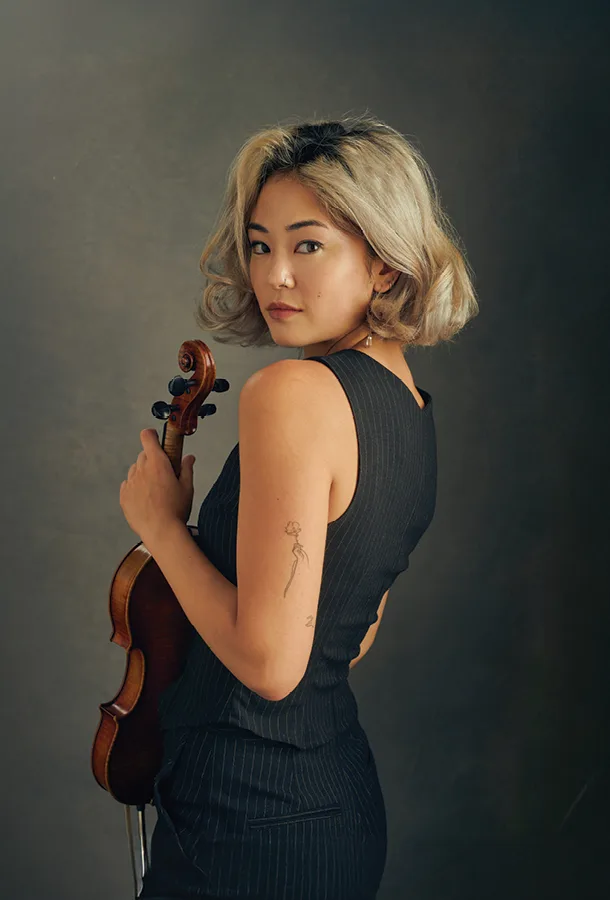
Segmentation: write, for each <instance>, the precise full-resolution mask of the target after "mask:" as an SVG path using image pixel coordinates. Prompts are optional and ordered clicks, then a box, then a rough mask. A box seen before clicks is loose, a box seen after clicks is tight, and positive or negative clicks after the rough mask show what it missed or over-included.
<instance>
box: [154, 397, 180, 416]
mask: <svg viewBox="0 0 610 900" xmlns="http://www.w3.org/2000/svg"><path fill="white" fill-rule="evenodd" d="M177 409H180V407H179V406H176V404H173V405H171V404H169V403H166V402H165V400H157V402H156V403H153V405H152V409H151V412H152V414H153V416H154V417H155V419H169V416H170V413H172V412H174V411H175V410H177Z"/></svg>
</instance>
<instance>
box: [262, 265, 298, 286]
mask: <svg viewBox="0 0 610 900" xmlns="http://www.w3.org/2000/svg"><path fill="white" fill-rule="evenodd" d="M267 279H268V281H269V284H270V285H272V286H273V287H274V288H280V287H293V286H294V276H293V274H292V272H291V271H290V269H289V268H288V266H287V265H286V263H285V262H281V260H278V261H277V262H276V263H274V264H272V265H271V266H270V267H269V272H268V273H267Z"/></svg>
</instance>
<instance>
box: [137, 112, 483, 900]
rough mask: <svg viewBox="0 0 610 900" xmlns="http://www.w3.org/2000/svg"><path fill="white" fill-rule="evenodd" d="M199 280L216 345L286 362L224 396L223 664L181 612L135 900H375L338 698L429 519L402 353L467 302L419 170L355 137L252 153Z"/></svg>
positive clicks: (235, 174) (353, 723) (428, 447)
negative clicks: (183, 635)
mask: <svg viewBox="0 0 610 900" xmlns="http://www.w3.org/2000/svg"><path fill="white" fill-rule="evenodd" d="M212 256H214V257H215V258H216V260H217V263H218V265H217V267H216V270H212V269H211V268H210V266H209V264H208V261H209V260H210V259H211V257H212ZM201 268H202V271H203V273H204V274H205V275H206V277H207V279H208V282H209V283H208V285H207V287H206V288H205V291H204V293H203V298H202V303H201V306H200V308H199V310H198V313H197V318H198V323H199V324H200V325H201V326H202V327H203V328H204V329H205V330H208V331H213V332H220V333H221V334H220V336H219V337H218V338H217V340H218V341H219V342H223V343H227V342H237V343H240V344H241V345H242V346H247V345H257V346H261V345H270V344H276V345H279V346H281V347H287V348H301V349H302V351H303V352H302V358H300V359H285V360H279V361H278V362H275V363H273V364H272V365H270V366H266V367H264V368H263V369H261V370H260V371H258V372H256V373H255V374H254V375H253V376H252V377H251V378H249V379H248V381H247V382H246V384H245V385H244V388H243V389H242V391H241V393H240V399H239V436H240V441H239V442H238V444H236V445H235V447H234V448H233V450H232V451H231V453H230V454H229V456H228V458H227V460H226V462H225V465H224V467H223V469H222V471H221V473H220V475H219V477H218V479H217V481H216V482H215V484H214V485H213V486H212V488H211V490H210V492H209V493H208V495H207V497H206V498H205V500H204V502H203V504H202V506H201V509H200V512H199V517H198V529H199V535H198V538H197V544H198V546H199V548H200V550H201V551H202V552H201V556H202V558H203V556H205V558H206V560H207V561H208V562H207V563H206V564H207V565H212V566H213V567H215V570H214V571H215V573H216V575H217V577H218V578H219V579H220V576H219V575H218V573H221V575H222V583H223V585H224V586H225V587H226V588H227V593H226V597H229V596H230V593H229V592H230V591H231V590H234V591H235V586H236V585H237V584H238V583H239V606H238V607H237V606H236V610H237V609H238V613H237V612H236V622H237V629H238V630H239V633H240V635H241V637H242V639H243V641H244V642H243V643H242V644H241V645H240V646H241V647H242V649H243V653H242V654H241V655H240V654H234V655H233V656H231V655H230V653H229V650H228V648H227V647H226V646H225V645H223V644H222V641H221V639H220V638H216V636H215V635H212V633H211V629H210V630H209V631H207V632H206V625H205V615H206V605H205V604H206V602H210V603H211V601H209V598H208V600H207V601H206V599H205V598H202V599H201V610H200V613H201V615H200V618H199V619H196V617H195V615H194V614H193V615H192V619H191V620H192V621H193V623H194V624H195V625H196V627H197V623H198V622H199V623H200V625H199V628H198V632H197V633H196V634H195V637H194V640H193V644H192V647H191V649H190V652H189V655H188V659H187V663H186V666H185V669H184V671H183V673H182V675H181V677H180V678H179V679H178V680H177V681H176V682H174V684H172V685H170V688H169V689H168V690H167V691H166V692H165V694H164V695H163V697H162V701H161V705H160V715H161V721H162V725H163V729H164V739H165V755H164V760H163V765H162V767H161V770H160V772H159V774H158V776H157V779H156V783H155V805H156V808H157V812H158V821H157V823H156V826H155V830H154V832H153V837H152V846H151V867H150V869H149V870H148V872H147V873H146V875H145V878H144V886H143V891H142V894H141V897H143V898H146V900H153V898H154V900H165V898H170V897H172V898H186V897H206V898H220V897H223V898H226V897H239V898H249V900H254V898H257V900H373V898H374V897H375V896H376V893H377V890H378V887H379V885H380V882H381V878H382V874H383V870H384V866H385V861H386V853H387V832H386V815H385V806H384V801H383V796H382V792H381V787H380V783H379V780H378V776H377V769H376V765H375V761H374V757H373V754H372V752H371V748H370V746H369V743H368V739H367V736H366V734H365V732H364V731H363V729H362V726H361V725H360V723H359V721H358V709H357V703H356V700H355V697H354V695H353V693H352V691H351V689H350V687H349V684H348V675H349V670H350V669H351V667H352V666H353V665H354V664H355V663H356V662H357V661H358V660H360V659H361V658H362V656H364V654H365V653H366V652H367V651H368V649H369V648H370V646H371V644H372V642H373V640H374V637H375V634H376V631H377V628H378V626H379V621H380V618H381V615H382V613H383V609H384V606H385V602H386V599H387V596H388V591H389V588H390V587H391V585H392V584H393V582H394V580H395V579H396V577H397V576H398V575H399V574H400V573H401V572H403V571H405V569H406V568H407V567H408V565H409V554H410V553H411V552H412V550H413V549H414V548H415V546H416V545H417V543H418V541H419V539H420V538H421V536H422V534H423V533H424V532H425V531H426V529H427V528H428V526H429V524H430V522H431V520H432V517H433V514H434V508H435V502H436V439H435V428H434V420H433V414H432V398H431V396H430V394H429V393H428V392H427V391H425V390H423V389H422V388H418V387H417V385H416V384H415V381H414V378H413V375H412V373H411V370H410V368H409V366H408V364H407V362H406V359H405V355H404V353H405V349H406V348H408V347H415V346H421V345H433V344H436V343H438V342H439V341H442V340H450V339H451V338H452V336H453V335H454V334H456V333H457V332H458V331H459V330H460V329H461V328H462V327H463V326H464V325H465V323H466V322H467V321H468V320H469V319H470V318H472V317H473V316H474V315H476V313H477V302H476V299H475V296H474V291H473V288H472V284H471V281H470V279H469V276H468V272H467V266H466V263H465V260H464V257H463V255H462V254H461V253H460V251H459V249H458V241H457V238H456V237H455V235H452V233H451V227H450V225H449V222H448V220H447V218H446V216H445V215H444V213H443V212H442V210H441V207H440V203H439V200H438V197H437V194H436V190H435V185H434V180H433V177H432V175H431V173H430V171H429V169H428V167H427V165H426V163H425V162H424V160H423V159H422V158H421V156H420V154H419V153H418V152H417V151H416V150H415V148H414V147H413V146H411V145H410V144H409V142H408V141H406V140H405V139H404V137H403V136H402V135H400V134H399V133H398V132H397V131H395V130H394V129H392V128H391V127H389V126H387V125H385V124H383V123H381V122H379V121H377V120H375V119H374V118H372V117H368V116H362V117H350V118H347V117H346V118H344V119H343V120H342V121H338V122H327V121H322V122H315V123H305V124H300V125H298V124H290V125H288V126H277V127H273V128H268V129H264V130H261V131H260V132H258V133H256V134H255V135H253V136H252V137H251V138H250V139H249V140H248V141H247V142H246V143H245V144H244V146H243V147H242V148H241V150H240V151H239V153H238V155H237V157H236V159H235V161H234V163H233V165H232V167H231V170H230V173H229V180H228V185H227V190H226V196H225V199H224V205H223V209H222V213H221V217H220V220H219V223H218V227H217V230H216V232H215V234H214V235H213V236H212V238H211V239H210V241H209V243H208V246H207V247H206V249H205V250H204V253H203V255H202V258H201ZM276 304H283V305H287V306H289V307H291V308H292V309H291V310H288V311H286V312H284V313H278V312H276V311H274V310H273V306H274V305H276ZM238 510H239V528H238ZM189 512H190V509H189ZM151 552H152V551H151ZM153 555H154V553H153ZM160 556H162V554H160ZM159 564H160V565H161V568H162V569H163V566H162V564H161V563H159ZM218 584H219V589H218V590H219V597H220V593H221V591H220V584H221V582H220V580H219V581H218ZM223 596H225V595H223ZM235 597H236V591H235ZM178 599H179V600H180V597H179V598H178ZM227 602H228V601H227ZM209 610H210V615H211V606H210V607H209ZM236 633H237V631H236ZM206 635H207V637H206ZM216 640H217V643H215V641H216ZM246 649H247V652H248V653H251V656H249V657H248V659H249V660H255V659H256V660H258V661H259V662H260V666H259V667H258V668H256V669H255V668H254V666H252V668H251V670H250V669H248V668H247V667H246V659H245V657H246ZM255 650H256V653H255ZM242 657H243V658H242ZM263 662H264V665H263ZM250 671H252V677H251V678H250ZM255 672H256V673H257V674H256V675H255V674H254V673H255Z"/></svg>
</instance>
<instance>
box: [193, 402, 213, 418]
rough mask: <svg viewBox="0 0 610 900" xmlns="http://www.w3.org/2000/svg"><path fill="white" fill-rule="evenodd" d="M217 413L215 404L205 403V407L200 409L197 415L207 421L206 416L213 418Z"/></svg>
mask: <svg viewBox="0 0 610 900" xmlns="http://www.w3.org/2000/svg"><path fill="white" fill-rule="evenodd" d="M215 412H216V404H215V403H204V404H203V406H202V407H201V408H200V410H199V412H198V413H197V415H198V416H199V417H200V418H202V419H205V417H206V416H213V415H214V413H215Z"/></svg>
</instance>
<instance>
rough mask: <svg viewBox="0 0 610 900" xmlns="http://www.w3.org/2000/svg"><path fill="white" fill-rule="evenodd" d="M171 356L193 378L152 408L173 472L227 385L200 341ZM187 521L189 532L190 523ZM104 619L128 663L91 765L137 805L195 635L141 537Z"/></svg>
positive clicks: (106, 709) (173, 385) (107, 707)
mask: <svg viewBox="0 0 610 900" xmlns="http://www.w3.org/2000/svg"><path fill="white" fill-rule="evenodd" d="M178 362H179V365H180V368H181V369H182V370H183V371H185V372H189V371H191V370H194V371H195V375H194V377H192V378H190V379H189V380H188V381H186V380H185V379H183V378H182V377H180V376H178V377H176V378H173V379H172V380H171V381H170V383H169V390H170V392H171V393H172V395H173V398H174V399H173V401H172V403H171V404H167V403H164V402H162V401H158V402H157V403H155V404H154V405H153V410H152V411H153V414H154V415H155V416H157V418H163V419H166V422H165V424H164V428H163V437H162V439H161V446H162V447H163V449H164V450H165V452H166V453H167V455H168V457H169V459H170V461H171V463H172V467H173V469H174V472H175V474H176V476H179V474H180V468H181V464H182V445H183V438H184V435H190V434H193V433H194V432H195V430H196V428H197V417H201V418H204V417H205V416H206V415H210V414H212V413H214V412H216V407H215V405H214V404H204V405H203V406H202V403H201V401H202V399H205V397H206V396H207V395H208V394H209V393H210V392H211V391H213V390H215V391H220V392H222V391H225V390H227V389H228V387H229V384H228V382H227V381H226V379H216V366H215V364H214V360H213V358H212V354H211V353H210V351H209V349H208V347H207V346H206V345H205V344H204V343H203V341H200V340H193V341H185V343H183V344H182V346H181V348H180V352H179V356H178ZM188 528H189V530H190V532H191V534H192V535H193V537H196V536H197V534H198V532H197V529H196V528H194V527H193V526H190V525H189V526H188ZM110 618H111V620H112V626H113V631H112V635H111V637H110V640H111V641H113V642H114V643H116V644H118V645H119V646H120V647H123V649H124V650H125V651H126V652H127V665H126V670H125V676H124V678H123V684H122V685H121V687H120V689H119V691H118V693H117V694H116V695H115V697H114V699H113V700H111V701H110V702H108V703H102V704H101V705H100V712H101V719H100V723H99V726H98V729H97V733H96V735H95V740H94V743H93V747H92V751H91V766H92V770H93V774H94V776H95V779H96V781H97V782H98V784H99V785H100V786H101V787H103V788H105V790H107V791H108V792H109V793H110V794H111V795H112V796H113V797H114V798H115V799H116V800H118V801H119V802H121V803H124V804H126V805H128V806H131V805H133V806H138V807H141V806H143V805H144V804H146V803H149V802H151V801H152V798H153V784H154V779H155V776H156V774H157V772H158V770H159V767H160V765H161V759H162V754H163V738H162V733H161V729H160V725H159V719H158V704H159V698H160V695H161V693H162V692H163V691H164V690H165V688H166V687H168V686H169V685H170V684H171V683H172V682H173V681H174V680H175V679H176V678H178V677H179V675H180V673H181V671H182V669H183V666H184V661H185V659H186V654H187V652H188V648H189V645H190V642H191V640H192V638H193V636H194V628H193V626H192V625H191V623H190V622H189V620H188V618H187V617H186V615H185V613H184V612H183V610H182V607H181V606H180V603H179V602H178V600H177V598H176V596H175V594H174V593H173V591H172V590H171V588H170V586H169V584H168V583H167V581H166V579H165V577H164V575H163V573H162V572H161V570H160V568H159V566H158V565H157V563H156V562H155V560H154V559H153V557H152V556H151V554H150V553H149V551H148V550H147V549H146V547H145V546H144V544H143V543H142V542H140V543H138V544H137V545H136V546H135V547H133V548H132V549H131V550H130V551H129V553H128V554H127V555H126V556H125V557H124V558H123V560H122V561H121V563H120V564H119V566H118V568H117V570H116V572H115V574H114V577H113V579H112V583H111V586H110Z"/></svg>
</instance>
